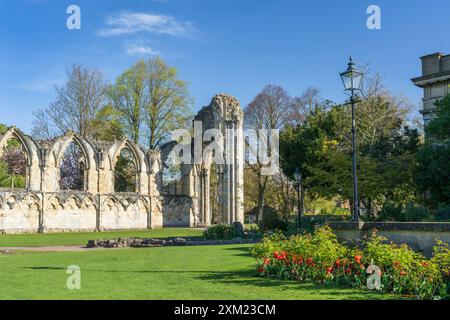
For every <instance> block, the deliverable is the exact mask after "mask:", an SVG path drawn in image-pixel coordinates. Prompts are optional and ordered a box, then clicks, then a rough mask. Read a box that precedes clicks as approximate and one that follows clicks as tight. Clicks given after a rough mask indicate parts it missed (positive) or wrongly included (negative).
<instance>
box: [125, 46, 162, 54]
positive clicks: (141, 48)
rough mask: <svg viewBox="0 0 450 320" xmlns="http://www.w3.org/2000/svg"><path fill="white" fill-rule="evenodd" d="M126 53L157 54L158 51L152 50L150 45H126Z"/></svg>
mask: <svg viewBox="0 0 450 320" xmlns="http://www.w3.org/2000/svg"><path fill="white" fill-rule="evenodd" d="M126 51H127V53H128V54H144V55H157V54H159V52H157V51H153V49H152V48H150V47H145V46H139V45H128V46H127V48H126Z"/></svg>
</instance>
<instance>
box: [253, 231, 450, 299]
mask: <svg viewBox="0 0 450 320" xmlns="http://www.w3.org/2000/svg"><path fill="white" fill-rule="evenodd" d="M385 241H386V239H384V238H382V237H379V236H377V235H376V234H374V235H373V236H372V237H371V238H370V239H369V240H367V241H365V242H364V243H363V246H362V247H361V248H359V249H358V248H350V247H347V246H345V245H343V244H341V243H339V242H338V241H337V239H336V236H335V235H334V234H333V232H332V231H331V229H330V228H329V227H321V228H317V229H316V230H315V231H314V232H313V233H312V234H309V233H306V234H302V235H295V236H292V237H290V238H286V237H285V236H283V234H281V233H275V234H273V235H271V236H267V237H265V238H264V239H263V240H262V241H261V242H260V243H258V244H257V245H256V246H255V247H254V248H253V249H252V254H253V256H254V257H255V258H256V259H257V263H258V272H259V273H260V274H261V275H264V276H268V277H276V278H280V279H289V280H296V281H299V282H313V283H324V284H327V285H330V286H335V285H340V286H349V287H361V288H362V287H365V286H366V285H367V277H368V275H367V274H366V270H367V267H368V266H369V265H376V266H378V267H379V268H380V269H381V279H380V280H381V287H380V290H381V291H384V292H390V293H396V294H406V295H413V296H415V297H417V298H419V299H439V298H443V297H446V295H447V292H446V290H447V289H446V288H447V285H448V271H449V266H450V264H449V261H450V260H449V257H450V251H449V249H448V245H445V244H443V243H439V244H438V246H437V247H435V249H434V251H435V254H434V257H433V258H432V259H426V258H425V257H423V256H422V255H420V254H418V253H415V252H414V251H413V250H411V249H410V248H409V247H408V246H406V245H402V246H397V245H394V244H387V243H385Z"/></svg>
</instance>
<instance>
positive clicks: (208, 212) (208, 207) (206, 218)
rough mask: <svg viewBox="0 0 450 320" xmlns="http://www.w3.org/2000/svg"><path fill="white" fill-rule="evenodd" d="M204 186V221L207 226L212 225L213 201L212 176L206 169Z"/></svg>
mask: <svg viewBox="0 0 450 320" xmlns="http://www.w3.org/2000/svg"><path fill="white" fill-rule="evenodd" d="M204 185H205V195H204V201H205V207H204V208H205V212H204V220H203V222H204V223H205V225H206V226H210V225H211V199H210V191H211V186H210V176H209V169H204Z"/></svg>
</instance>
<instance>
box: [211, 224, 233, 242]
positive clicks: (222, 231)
mask: <svg viewBox="0 0 450 320" xmlns="http://www.w3.org/2000/svg"><path fill="white" fill-rule="evenodd" d="M203 237H204V238H205V239H207V240H230V239H233V238H235V237H236V230H235V229H234V228H233V227H232V226H229V225H222V224H219V225H215V226H212V227H209V228H208V229H206V230H205V231H204V232H203Z"/></svg>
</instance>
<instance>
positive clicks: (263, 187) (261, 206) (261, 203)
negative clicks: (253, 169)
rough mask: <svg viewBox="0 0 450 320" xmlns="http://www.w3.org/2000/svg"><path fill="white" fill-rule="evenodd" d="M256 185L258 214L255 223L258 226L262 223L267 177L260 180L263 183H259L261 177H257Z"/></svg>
mask: <svg viewBox="0 0 450 320" xmlns="http://www.w3.org/2000/svg"><path fill="white" fill-rule="evenodd" d="M259 180H260V181H259V183H258V213H257V215H256V223H257V224H259V223H260V222H261V221H262V218H263V213H264V198H265V193H266V187H267V177H264V178H262V180H263V182H261V176H260V177H259Z"/></svg>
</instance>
